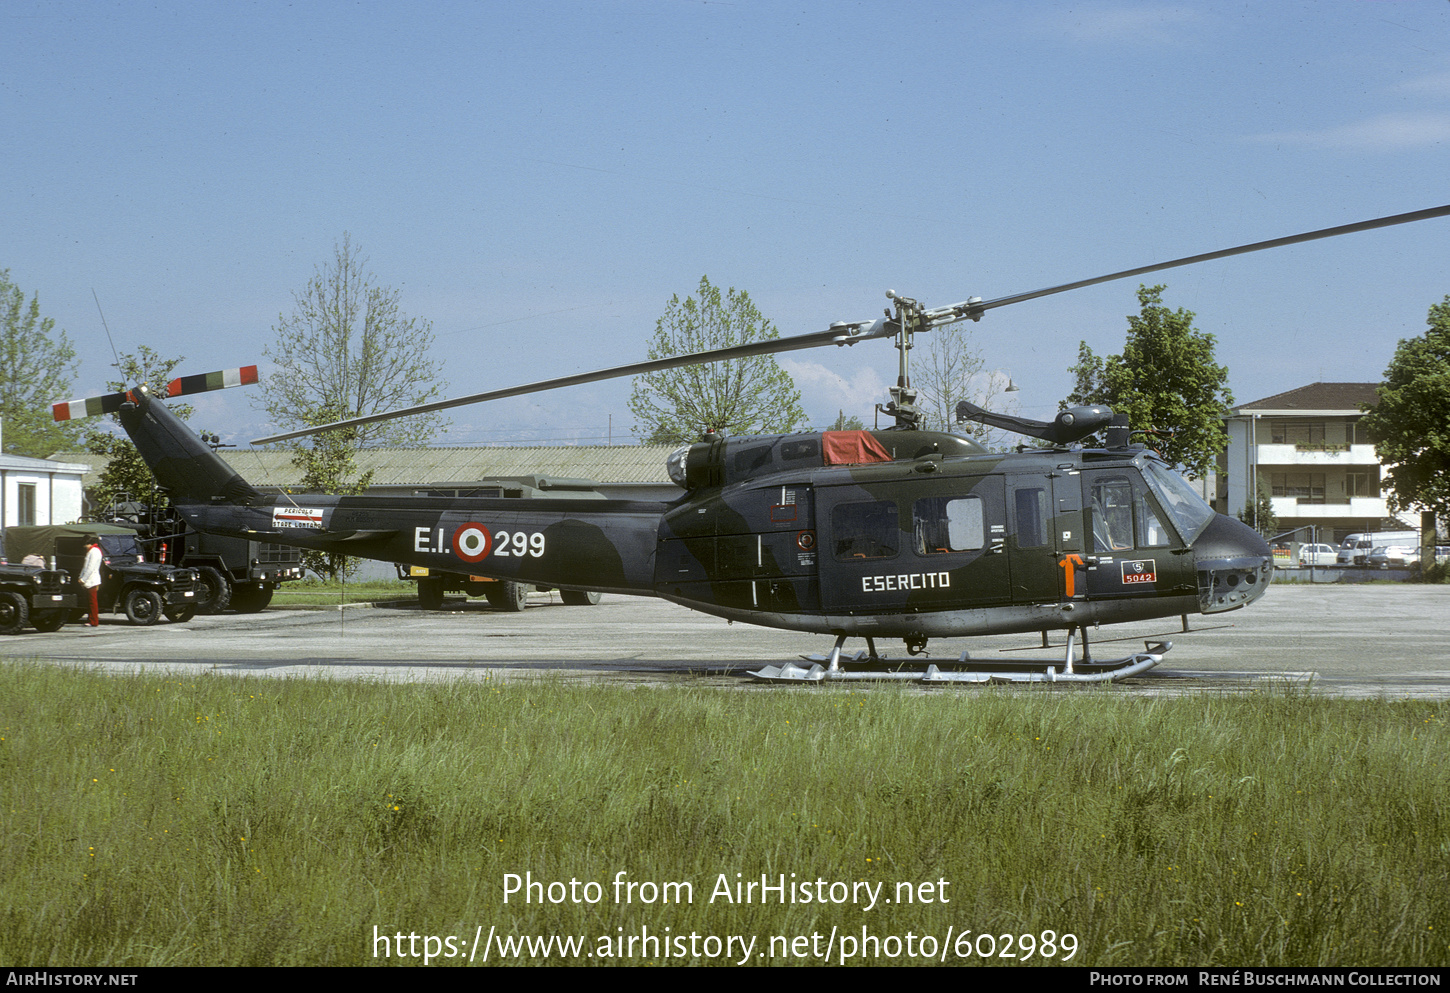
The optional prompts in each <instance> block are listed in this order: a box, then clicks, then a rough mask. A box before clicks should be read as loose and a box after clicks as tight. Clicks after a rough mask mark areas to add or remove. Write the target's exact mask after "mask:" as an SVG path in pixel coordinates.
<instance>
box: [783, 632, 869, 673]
mask: <svg viewBox="0 0 1450 993" xmlns="http://www.w3.org/2000/svg"><path fill="white" fill-rule="evenodd" d="M848 637H849V635H844V634H843V635H839V636H838V637H837V638H836V644H835V645H834V646H833V647H832V648H831V653H830V654H829V655H802V656H801V658H803V659H805V660H806V661H807V662H816V663H825V665H826V667H827V670H828V671H830V672H839V671H840V669H841V663H842V662H847V663H851V664H853V665H854V664H857V663H861V662H871V663H879V662H885V661H886V656H884V655H877V654H876V639H875V638H867V639H866V648H865V650H864V651H857V652H852V653H850V654H849V655H847V654H845V653H844V652H842V651H841V646H842V645H844V644H845V643H846V639H847V638H848ZM795 668H799V666H796V667H795Z"/></svg>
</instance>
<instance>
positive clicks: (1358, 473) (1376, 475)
mask: <svg viewBox="0 0 1450 993" xmlns="http://www.w3.org/2000/svg"><path fill="white" fill-rule="evenodd" d="M1344 489H1345V493H1346V494H1347V495H1348V496H1351V497H1375V498H1378V497H1379V495H1380V470H1379V466H1375V467H1373V468H1370V469H1351V470H1350V471H1349V472H1347V473H1345V474H1344Z"/></svg>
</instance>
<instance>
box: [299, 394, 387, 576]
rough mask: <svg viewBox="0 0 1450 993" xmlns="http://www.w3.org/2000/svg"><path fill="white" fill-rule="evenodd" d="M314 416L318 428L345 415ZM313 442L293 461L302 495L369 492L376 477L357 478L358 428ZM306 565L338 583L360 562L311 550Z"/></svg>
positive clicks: (327, 410)
mask: <svg viewBox="0 0 1450 993" xmlns="http://www.w3.org/2000/svg"><path fill="white" fill-rule="evenodd" d="M314 416H315V417H316V418H317V420H316V422H315V424H314V426H315V425H316V424H328V423H330V422H332V421H337V420H341V419H342V418H343V412H342V411H339V410H337V409H335V408H326V407H324V408H322V409H321V410H319V411H317V412H316V414H315V415H314ZM309 441H310V442H311V447H303V446H299V447H298V448H297V450H296V452H295V454H294V455H293V457H292V464H293V465H295V466H296V467H297V468H298V469H300V470H302V477H301V479H300V480H299V482H298V489H299V490H300V491H302V492H307V493H334V494H339V495H347V494H356V493H366V492H367V489H368V487H369V486H370V485H371V484H372V481H373V473H372V470H368V471H367V472H365V473H363V474H362V475H361V476H358V475H357V452H358V449H357V428H343V429H342V430H338V431H324V432H322V433H321V434H315V435H313V436H312V437H311V438H310V439H309ZM354 477H356V478H354ZM349 480H350V481H349ZM302 565H303V567H304V568H308V569H311V570H312V571H313V572H316V573H318V574H319V575H322V576H326V577H327V578H329V579H337V578H339V577H343V576H349V575H351V574H352V573H353V572H354V571H356V569H357V567H358V559H357V558H355V557H353V556H350V555H340V554H338V553H336V552H320V551H315V550H313V549H307V550H305V551H303V553H302Z"/></svg>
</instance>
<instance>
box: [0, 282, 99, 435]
mask: <svg viewBox="0 0 1450 993" xmlns="http://www.w3.org/2000/svg"><path fill="white" fill-rule="evenodd" d="M75 358H76V353H75V349H74V348H72V347H71V343H70V339H69V338H67V337H66V333H65V332H64V331H61V332H60V333H59V334H58V335H56V334H55V321H54V320H53V319H52V318H49V317H45V318H42V317H41V316H40V295H39V294H35V295H33V296H31V298H30V304H29V305H28V306H27V305H26V303H25V294H24V293H23V292H22V291H21V289H20V287H18V286H16V285H15V284H14V283H12V282H10V270H9V269H0V427H3V431H4V435H3V438H4V446H5V451H7V452H11V453H13V454H15V455H29V456H32V457H34V458H45V457H46V456H48V455H52V454H54V453H56V452H62V451H69V450H73V449H75V448H76V447H77V446H78V445H80V444H81V438H82V436H83V434H84V433H85V427H84V425H82V424H80V423H77V422H62V423H59V424H57V423H56V422H55V420H54V419H53V418H52V417H51V413H50V408H51V404H54V403H58V402H60V401H63V400H69V399H70V397H69V396H68V395H67V394H69V392H70V388H71V383H72V382H73V381H74V379H75V371H76V361H75Z"/></svg>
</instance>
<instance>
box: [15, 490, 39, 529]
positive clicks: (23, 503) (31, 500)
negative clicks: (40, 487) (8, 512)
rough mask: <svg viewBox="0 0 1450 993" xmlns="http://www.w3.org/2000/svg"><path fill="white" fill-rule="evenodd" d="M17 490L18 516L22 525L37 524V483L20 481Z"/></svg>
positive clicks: (32, 525)
mask: <svg viewBox="0 0 1450 993" xmlns="http://www.w3.org/2000/svg"><path fill="white" fill-rule="evenodd" d="M15 490H16V503H17V505H18V506H17V507H16V518H17V521H18V523H19V524H20V526H21V527H23V528H24V527H34V526H35V484H34V483H19V484H17V485H16V487H15Z"/></svg>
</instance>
